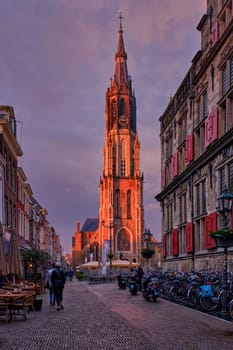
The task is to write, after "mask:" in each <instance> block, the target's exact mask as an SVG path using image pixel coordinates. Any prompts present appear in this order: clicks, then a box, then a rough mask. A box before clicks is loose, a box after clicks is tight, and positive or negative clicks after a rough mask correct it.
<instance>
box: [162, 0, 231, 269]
mask: <svg viewBox="0 0 233 350" xmlns="http://www.w3.org/2000/svg"><path fill="white" fill-rule="evenodd" d="M197 29H198V30H199V31H200V34H201V49H200V50H199V51H198V52H197V54H196V55H195V56H194V58H193V60H192V65H191V67H190V69H189V71H188V72H187V74H186V75H185V77H184V79H183V81H182V83H181V85H180V86H179V88H178V89H177V91H176V93H175V95H174V96H173V98H172V99H171V100H170V102H169V104H168V106H167V108H166V110H165V112H164V113H163V115H162V116H161V117H160V125H161V133H160V137H161V183H162V189H161V192H160V193H159V194H157V195H156V199H157V200H158V201H160V203H161V209H162V255H163V268H164V269H166V268H169V269H173V270H180V271H190V270H192V269H196V270H198V269H203V268H211V269H212V270H218V271H221V270H222V266H223V249H221V248H216V245H215V241H214V239H213V238H211V237H210V236H209V233H210V232H211V231H215V230H216V229H217V228H221V227H222V216H221V215H220V214H219V213H218V210H217V206H218V203H217V198H218V197H219V195H220V194H222V192H223V188H224V186H225V185H226V186H227V188H228V191H229V192H230V193H232V194H233V1H232V0H208V1H207V10H206V13H205V14H204V15H203V16H202V18H201V20H200V22H199V24H198V26H197ZM232 216H233V214H231V215H229V225H230V226H231V227H233V218H232ZM232 254H233V252H232V249H229V270H231V271H233V255H232Z"/></svg>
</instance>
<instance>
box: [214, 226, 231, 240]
mask: <svg viewBox="0 0 233 350" xmlns="http://www.w3.org/2000/svg"><path fill="white" fill-rule="evenodd" d="M209 236H210V237H212V238H215V237H216V238H222V239H232V238H233V230H230V229H229V228H227V229H225V228H222V229H220V230H217V231H211V232H210V233H209Z"/></svg>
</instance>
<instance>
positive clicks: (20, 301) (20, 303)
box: [9, 295, 27, 320]
mask: <svg viewBox="0 0 233 350" xmlns="http://www.w3.org/2000/svg"><path fill="white" fill-rule="evenodd" d="M26 297H27V296H26V295H25V296H19V297H18V298H15V299H14V301H13V302H12V303H11V304H10V305H9V308H10V311H11V316H12V318H14V319H16V317H17V316H22V317H23V319H24V320H26V319H27V307H26V306H25V299H26Z"/></svg>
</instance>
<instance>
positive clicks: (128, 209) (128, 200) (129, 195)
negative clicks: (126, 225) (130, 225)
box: [127, 190, 131, 219]
mask: <svg viewBox="0 0 233 350" xmlns="http://www.w3.org/2000/svg"><path fill="white" fill-rule="evenodd" d="M127 219H131V191H130V190H128V191H127Z"/></svg>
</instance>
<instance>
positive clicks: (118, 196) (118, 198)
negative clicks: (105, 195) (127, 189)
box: [115, 190, 120, 218]
mask: <svg viewBox="0 0 233 350" xmlns="http://www.w3.org/2000/svg"><path fill="white" fill-rule="evenodd" d="M115 193H116V198H115V216H116V217H118V218H119V217H120V190H116V192H115Z"/></svg>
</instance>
